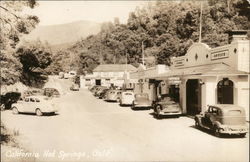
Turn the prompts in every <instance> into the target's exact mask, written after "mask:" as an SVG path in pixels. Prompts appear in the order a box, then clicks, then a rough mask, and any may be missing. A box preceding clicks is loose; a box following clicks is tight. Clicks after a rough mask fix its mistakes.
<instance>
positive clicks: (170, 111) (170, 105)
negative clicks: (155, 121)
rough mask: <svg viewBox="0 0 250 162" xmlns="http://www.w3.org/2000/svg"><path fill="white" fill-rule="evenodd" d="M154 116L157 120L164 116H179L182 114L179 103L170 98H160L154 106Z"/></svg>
mask: <svg viewBox="0 0 250 162" xmlns="http://www.w3.org/2000/svg"><path fill="white" fill-rule="evenodd" d="M153 108H154V114H155V116H156V117H157V118H160V117H162V116H169V115H172V116H173V115H174V116H179V115H181V114H182V111H181V107H180V105H179V103H176V102H175V101H174V100H173V99H172V98H171V97H170V96H162V97H159V98H158V100H157V101H156V102H154V104H153Z"/></svg>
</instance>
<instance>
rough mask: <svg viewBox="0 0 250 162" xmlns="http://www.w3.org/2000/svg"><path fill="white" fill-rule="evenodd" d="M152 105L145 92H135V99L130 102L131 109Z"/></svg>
mask: <svg viewBox="0 0 250 162" xmlns="http://www.w3.org/2000/svg"><path fill="white" fill-rule="evenodd" d="M151 107H152V101H151V100H149V96H148V94H147V93H137V94H135V99H134V101H133V103H132V107H131V108H132V109H136V108H148V109H150V108H151Z"/></svg>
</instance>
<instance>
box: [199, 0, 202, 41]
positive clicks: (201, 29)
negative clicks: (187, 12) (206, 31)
mask: <svg viewBox="0 0 250 162" xmlns="http://www.w3.org/2000/svg"><path fill="white" fill-rule="evenodd" d="M201 30H202V1H201V14H200V35H199V43H201Z"/></svg>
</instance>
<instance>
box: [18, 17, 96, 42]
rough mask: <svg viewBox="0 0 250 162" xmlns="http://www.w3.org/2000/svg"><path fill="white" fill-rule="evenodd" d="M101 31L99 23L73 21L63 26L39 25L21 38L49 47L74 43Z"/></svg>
mask: <svg viewBox="0 0 250 162" xmlns="http://www.w3.org/2000/svg"><path fill="white" fill-rule="evenodd" d="M100 30H101V23H97V22H92V21H85V20H80V21H74V22H70V23H65V24H55V25H41V26H38V27H37V28H35V29H34V30H33V31H31V33H30V34H28V35H26V36H25V37H23V38H24V39H25V40H36V39H40V40H41V41H47V42H48V43H49V44H51V45H60V44H65V43H72V42H76V41H77V40H79V39H81V38H82V39H84V38H86V37H87V36H89V35H93V34H97V33H98V32H99V31H100Z"/></svg>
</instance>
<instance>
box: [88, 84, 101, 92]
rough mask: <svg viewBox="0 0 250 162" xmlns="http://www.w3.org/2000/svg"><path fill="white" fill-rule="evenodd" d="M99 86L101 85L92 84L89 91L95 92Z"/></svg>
mask: <svg viewBox="0 0 250 162" xmlns="http://www.w3.org/2000/svg"><path fill="white" fill-rule="evenodd" d="M97 87H99V85H94V86H91V87H89V91H90V92H93V91H94V89H95V88H97Z"/></svg>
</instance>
